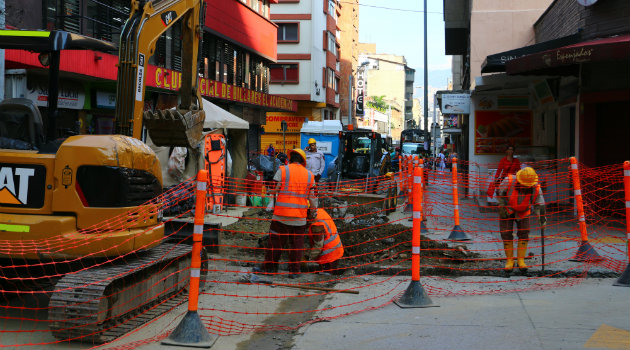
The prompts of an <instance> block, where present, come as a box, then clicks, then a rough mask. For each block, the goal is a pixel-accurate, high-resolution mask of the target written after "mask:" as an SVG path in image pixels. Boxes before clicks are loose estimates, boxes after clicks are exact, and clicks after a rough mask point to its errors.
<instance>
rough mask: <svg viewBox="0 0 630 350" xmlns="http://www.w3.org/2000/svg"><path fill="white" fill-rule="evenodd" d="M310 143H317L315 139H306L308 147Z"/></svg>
mask: <svg viewBox="0 0 630 350" xmlns="http://www.w3.org/2000/svg"><path fill="white" fill-rule="evenodd" d="M312 143H317V141H315V139H314V138H312V137H311V138H310V139H308V144H309V145H310V144H312Z"/></svg>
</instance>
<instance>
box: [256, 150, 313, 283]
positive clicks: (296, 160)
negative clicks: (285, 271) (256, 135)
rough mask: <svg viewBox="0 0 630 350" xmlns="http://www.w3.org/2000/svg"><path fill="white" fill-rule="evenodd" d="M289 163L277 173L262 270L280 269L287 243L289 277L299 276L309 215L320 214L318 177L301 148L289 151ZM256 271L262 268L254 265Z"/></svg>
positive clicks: (275, 270)
mask: <svg viewBox="0 0 630 350" xmlns="http://www.w3.org/2000/svg"><path fill="white" fill-rule="evenodd" d="M288 153H289V154H288V157H289V165H285V166H281V167H280V168H279V169H278V171H277V172H276V174H275V175H274V178H273V179H274V181H275V182H276V186H275V188H274V189H273V190H271V191H269V192H270V193H271V194H272V195H275V194H277V198H276V200H275V206H274V209H273V217H272V218H271V226H270V227H269V240H268V246H267V251H266V253H265V262H264V264H263V268H262V270H264V271H265V272H269V273H276V272H278V262H279V261H280V257H281V255H282V251H283V247H284V246H287V245H288V246H289V247H290V248H289V250H288V253H289V272H290V274H289V276H288V277H289V278H296V277H297V274H298V273H300V262H301V261H302V256H303V254H304V236H305V235H306V230H307V226H306V225H307V218H310V219H314V218H315V217H316V215H317V213H316V208H317V198H316V197H315V194H314V187H315V177H314V176H313V174H312V173H311V172H310V171H308V170H307V169H306V167H305V166H306V154H304V151H302V150H301V149H292V150H289V152H288ZM254 271H261V269H260V268H254Z"/></svg>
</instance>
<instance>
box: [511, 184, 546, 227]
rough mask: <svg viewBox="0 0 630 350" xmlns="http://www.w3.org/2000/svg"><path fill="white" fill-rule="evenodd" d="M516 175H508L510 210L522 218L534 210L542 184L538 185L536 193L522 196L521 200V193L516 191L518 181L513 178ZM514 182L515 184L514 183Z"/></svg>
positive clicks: (535, 189)
mask: <svg viewBox="0 0 630 350" xmlns="http://www.w3.org/2000/svg"><path fill="white" fill-rule="evenodd" d="M513 179H514V175H508V191H507V198H508V208H507V209H508V212H509V213H510V214H512V213H515V214H516V217H517V218H519V219H522V218H524V217H526V216H528V215H529V214H531V212H532V205H534V204H535V203H536V198H537V197H538V193H540V192H539V191H540V185H536V187H535V188H534V193H531V194H527V195H524V196H521V200H520V201H519V193H518V191H516V181H514V180H513ZM512 182H514V185H512Z"/></svg>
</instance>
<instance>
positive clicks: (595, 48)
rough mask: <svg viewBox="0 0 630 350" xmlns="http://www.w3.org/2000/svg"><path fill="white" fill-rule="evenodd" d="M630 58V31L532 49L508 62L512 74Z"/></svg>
mask: <svg viewBox="0 0 630 350" xmlns="http://www.w3.org/2000/svg"><path fill="white" fill-rule="evenodd" d="M628 58H630V35H620V36H615V37H610V38H604V39H596V40H589V41H584V42H581V43H577V44H572V45H567V46H563V47H560V48H557V49H553V50H547V51H542V52H537V53H532V54H529V55H526V56H522V57H519V58H516V59H513V60H511V61H509V62H507V63H506V72H507V73H508V74H511V75H516V74H519V75H528V74H543V75H544V74H550V75H569V74H575V72H576V69H572V68H577V67H579V65H580V64H581V63H588V62H604V61H620V60H627V59H628Z"/></svg>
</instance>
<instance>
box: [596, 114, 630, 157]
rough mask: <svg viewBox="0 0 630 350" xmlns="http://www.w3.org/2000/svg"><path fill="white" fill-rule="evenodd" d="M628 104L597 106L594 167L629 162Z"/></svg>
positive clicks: (629, 119) (629, 128)
mask: <svg viewBox="0 0 630 350" xmlns="http://www.w3.org/2000/svg"><path fill="white" fill-rule="evenodd" d="M628 111H630V102H608V103H599V104H597V131H596V133H597V134H596V140H597V141H596V143H595V145H596V147H597V150H596V151H595V162H596V164H595V165H596V166H603V165H610V164H620V163H623V162H624V161H626V160H630V138H628V135H630V118H628V117H627V115H628Z"/></svg>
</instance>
